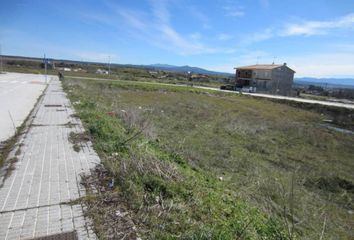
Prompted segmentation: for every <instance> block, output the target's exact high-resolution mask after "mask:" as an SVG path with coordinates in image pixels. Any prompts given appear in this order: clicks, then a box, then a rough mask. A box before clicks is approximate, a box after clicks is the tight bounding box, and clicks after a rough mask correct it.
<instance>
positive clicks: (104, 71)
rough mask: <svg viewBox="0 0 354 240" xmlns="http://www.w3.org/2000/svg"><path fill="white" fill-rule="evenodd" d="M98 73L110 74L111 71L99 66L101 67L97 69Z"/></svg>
mask: <svg viewBox="0 0 354 240" xmlns="http://www.w3.org/2000/svg"><path fill="white" fill-rule="evenodd" d="M96 73H97V74H108V73H109V72H108V70H105V69H100V68H99V69H97V70H96Z"/></svg>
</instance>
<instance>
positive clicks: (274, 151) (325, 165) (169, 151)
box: [64, 78, 354, 239]
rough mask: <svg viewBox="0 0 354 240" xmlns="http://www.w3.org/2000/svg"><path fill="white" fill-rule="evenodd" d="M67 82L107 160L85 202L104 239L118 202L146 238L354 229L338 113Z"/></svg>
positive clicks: (175, 90) (320, 235)
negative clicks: (332, 125)
mask: <svg viewBox="0 0 354 240" xmlns="http://www.w3.org/2000/svg"><path fill="white" fill-rule="evenodd" d="M64 86H65V89H66V91H67V92H68V94H69V97H70V99H71V101H72V102H73V103H75V104H74V106H75V108H76V110H77V112H78V116H79V117H80V118H81V120H82V121H83V123H84V126H85V129H86V131H87V135H88V136H89V137H90V139H92V141H93V143H94V148H95V150H96V151H97V152H98V154H99V155H100V157H101V159H102V161H103V165H104V167H105V169H106V171H105V174H104V176H105V177H104V178H103V180H101V181H98V183H97V186H101V188H103V189H105V190H104V191H100V194H97V193H93V192H92V193H91V195H89V197H87V198H86V199H85V201H86V203H87V204H88V206H89V207H88V211H87V214H88V215H89V216H91V217H92V218H93V220H94V224H95V229H96V231H97V232H98V235H99V236H100V237H101V238H107V237H108V235H107V234H111V235H112V234H113V235H114V231H113V230H112V228H113V227H112V226H110V225H109V224H108V225H107V224H106V222H107V221H110V220H112V221H114V217H112V213H111V212H112V209H117V207H119V208H122V209H125V210H126V211H127V212H129V216H130V217H131V219H132V220H133V222H134V224H135V225H136V226H137V231H138V233H139V235H141V236H143V238H146V239H175V238H182V239H351V238H353V237H354V232H353V230H352V229H353V226H354V222H353V219H354V214H353V211H354V209H353V208H354V206H353V197H354V184H353V183H354V176H353V169H354V162H353V159H354V148H353V146H354V135H352V134H345V133H340V132H336V131H334V130H330V129H328V128H326V127H324V126H323V125H322V120H323V119H332V118H334V117H335V116H332V115H328V114H320V113H318V112H317V111H312V110H305V109H301V108H297V107H293V106H289V105H287V104H284V103H276V102H274V101H268V100H265V99H255V98H252V97H247V96H242V95H234V94H226V93H220V92H213V91H205V90H200V89H199V90H198V89H193V88H189V87H177V86H163V85H160V86H159V85H151V84H144V83H136V84H134V83H129V82H113V81H112V82H109V81H107V82H106V81H105V82H102V81H101V82H100V81H94V80H79V79H70V78H66V79H65V81H64ZM100 176H101V177H102V176H103V175H100ZM111 179H114V187H113V188H107V184H108V182H109V181H112V180H111ZM104 199H110V201H106V200H104ZM97 206H99V207H97ZM113 215H114V214H113Z"/></svg>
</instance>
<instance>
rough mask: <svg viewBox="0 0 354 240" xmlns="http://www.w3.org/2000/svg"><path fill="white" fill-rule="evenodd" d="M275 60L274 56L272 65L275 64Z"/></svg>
mask: <svg viewBox="0 0 354 240" xmlns="http://www.w3.org/2000/svg"><path fill="white" fill-rule="evenodd" d="M276 58H277V57H276V56H274V57H273V63H272V64H275V59H276Z"/></svg>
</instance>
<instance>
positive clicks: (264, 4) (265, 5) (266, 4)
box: [259, 0, 270, 8]
mask: <svg viewBox="0 0 354 240" xmlns="http://www.w3.org/2000/svg"><path fill="white" fill-rule="evenodd" d="M259 3H260V4H261V6H262V7H263V8H268V7H269V5H270V4H269V0H259Z"/></svg>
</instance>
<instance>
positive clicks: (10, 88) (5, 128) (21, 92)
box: [0, 73, 51, 142]
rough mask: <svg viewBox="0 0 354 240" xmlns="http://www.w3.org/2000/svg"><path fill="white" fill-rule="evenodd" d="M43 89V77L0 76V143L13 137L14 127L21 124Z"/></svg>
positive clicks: (6, 74)
mask: <svg viewBox="0 0 354 240" xmlns="http://www.w3.org/2000/svg"><path fill="white" fill-rule="evenodd" d="M50 79H51V77H50V76H49V77H48V81H50ZM45 87H46V83H45V77H44V76H43V75H38V74H20V73H5V74H0V116H1V118H0V142H2V141H5V140H6V139H8V138H10V137H11V136H13V135H14V133H15V129H14V125H15V127H19V126H20V125H21V124H22V123H23V121H24V120H25V119H26V117H27V116H28V114H29V113H30V112H31V110H32V108H33V106H34V105H35V103H36V101H37V99H38V97H39V96H40V95H41V94H42V92H43V90H44V89H45Z"/></svg>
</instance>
